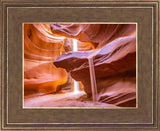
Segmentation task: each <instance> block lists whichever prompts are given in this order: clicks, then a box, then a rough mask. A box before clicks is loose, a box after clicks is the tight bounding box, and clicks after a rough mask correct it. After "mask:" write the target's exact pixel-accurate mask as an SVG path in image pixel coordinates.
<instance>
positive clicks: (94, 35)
mask: <svg viewBox="0 0 160 131" xmlns="http://www.w3.org/2000/svg"><path fill="white" fill-rule="evenodd" d="M23 44H24V59H23V65H24V88H23V91H24V92H23V94H24V107H32V108H34V107H114V108H115V107H136V103H137V99H136V24H24V43H23Z"/></svg>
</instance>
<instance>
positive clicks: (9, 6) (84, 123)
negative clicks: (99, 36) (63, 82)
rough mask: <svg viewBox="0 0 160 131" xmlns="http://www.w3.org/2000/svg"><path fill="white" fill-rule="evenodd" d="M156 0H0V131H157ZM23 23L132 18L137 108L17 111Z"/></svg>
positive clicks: (20, 102)
mask: <svg viewBox="0 0 160 131" xmlns="http://www.w3.org/2000/svg"><path fill="white" fill-rule="evenodd" d="M159 6H160V2H159V0H149V1H145V0H141V1H138V0H114V1H105V0H104V1H103V0H102V1H99V0H96V1H94V0H76V1H73V0H67V1H63V0H46V1H43V0H35V1H32V0H1V2H0V12H1V14H0V18H1V33H0V35H1V87H2V88H1V130H65V129H66V130H110V131H111V130H123V131H124V130H133V131H134V130H146V129H148V130H159V129H160V128H159V126H160V120H159V118H160V114H159V111H160V110H159V100H160V99H159V60H160V59H159V55H160V54H159V12H160V10H159ZM25 22H55V23H56V22H57V23H58V22H136V23H137V25H138V36H137V39H138V48H137V51H138V56H137V58H138V63H137V64H138V92H137V93H138V108H136V109H135V108H134V109H101V110H98V109H80V108H79V109H23V96H22V86H23V74H22V72H23V57H22V54H23V50H22V49H23V48H22V42H23V31H22V24H23V23H25Z"/></svg>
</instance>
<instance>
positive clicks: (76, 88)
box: [73, 39, 79, 94]
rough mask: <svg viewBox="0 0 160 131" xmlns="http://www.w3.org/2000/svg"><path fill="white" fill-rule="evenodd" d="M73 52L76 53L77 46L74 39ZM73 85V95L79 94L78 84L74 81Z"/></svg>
mask: <svg viewBox="0 0 160 131" xmlns="http://www.w3.org/2000/svg"><path fill="white" fill-rule="evenodd" d="M73 51H78V44H77V40H76V39H73ZM73 85H74V94H77V93H79V83H78V82H77V81H75V80H74V83H73Z"/></svg>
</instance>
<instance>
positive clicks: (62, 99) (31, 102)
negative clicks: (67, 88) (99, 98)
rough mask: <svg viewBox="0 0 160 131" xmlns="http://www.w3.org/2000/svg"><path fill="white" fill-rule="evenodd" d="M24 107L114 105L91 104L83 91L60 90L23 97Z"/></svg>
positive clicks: (109, 105)
mask: <svg viewBox="0 0 160 131" xmlns="http://www.w3.org/2000/svg"><path fill="white" fill-rule="evenodd" d="M24 107H31V108H34V107H36V108H37V107H116V106H115V105H112V104H106V103H101V102H97V103H96V104H93V101H92V98H88V97H87V95H86V94H85V92H84V91H80V92H78V93H76V94H75V93H73V92H67V93H66V92H60V93H56V94H44V93H36V94H31V95H27V96H25V97H24Z"/></svg>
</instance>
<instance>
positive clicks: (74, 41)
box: [73, 39, 78, 51]
mask: <svg viewBox="0 0 160 131" xmlns="http://www.w3.org/2000/svg"><path fill="white" fill-rule="evenodd" d="M73 51H78V44H77V40H76V39H73Z"/></svg>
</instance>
